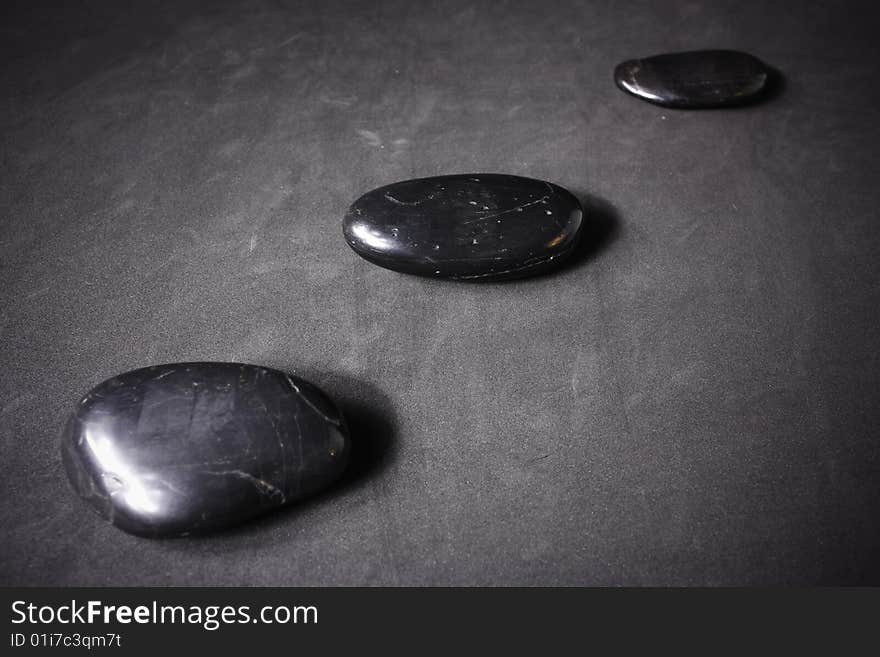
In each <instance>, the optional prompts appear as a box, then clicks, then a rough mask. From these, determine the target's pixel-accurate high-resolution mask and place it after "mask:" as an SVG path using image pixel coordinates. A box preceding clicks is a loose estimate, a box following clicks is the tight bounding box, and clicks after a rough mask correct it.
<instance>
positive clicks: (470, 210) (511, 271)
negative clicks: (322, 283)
mask: <svg viewBox="0 0 880 657" xmlns="http://www.w3.org/2000/svg"><path fill="white" fill-rule="evenodd" d="M581 219H582V210H581V205H580V203H579V202H578V200H577V199H576V198H575V197H574V196H573V195H572V194H571V193H569V192H568V191H566V190H565V189H563V188H562V187H559V186H557V185H553V184H551V183H548V182H544V181H541V180H534V179H532V178H522V177H519V176H509V175H502V174H487V173H474V174H457V175H451V176H437V177H434V178H419V179H416V180H406V181H403V182H398V183H395V184H393V185H388V186H386V187H380V188H378V189H374V190H373V191H371V192H367V193H366V194H364V195H363V196H361V197H360V198H359V199H358V200H357V201H355V202H354V203H353V204H352V206H351V207H350V208H349V210H348V212H347V213H346V215H345V219H344V221H343V233H344V235H345V240H346V241H347V242H348V244H349V246H351V248H352V249H354V250H355V252H356V253H357V254H358V255H360V256H361V257H363V258H365V259H366V260H369V261H370V262H372V263H374V264H376V265H379V266H380V267H385V268H386V269H393V270H395V271H399V272H404V273H407V274H417V275H420V276H432V277H436V278H452V279H461V280H483V281H488V280H499V279H505V278H517V277H521V276H529V275H533V274H537V273H541V272H543V271H546V270H547V269H549V268H552V267H555V266H556V265H558V264H559V263H560V262H561V261H562V260H564V259H565V258H566V257H567V256H568V255H570V254H571V252H572V251H573V250H574V247H575V245H576V244H577V241H578V239H579V237H580V227H581Z"/></svg>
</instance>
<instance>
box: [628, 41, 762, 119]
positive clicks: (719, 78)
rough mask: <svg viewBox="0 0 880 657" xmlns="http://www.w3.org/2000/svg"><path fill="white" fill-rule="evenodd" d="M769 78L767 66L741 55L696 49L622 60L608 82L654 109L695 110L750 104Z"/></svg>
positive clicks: (740, 53) (742, 53)
mask: <svg viewBox="0 0 880 657" xmlns="http://www.w3.org/2000/svg"><path fill="white" fill-rule="evenodd" d="M769 75H770V70H769V69H768V68H767V66H765V65H764V64H763V63H762V62H761V61H760V60H759V59H757V58H755V57H753V56H752V55H749V54H747V53H744V52H738V51H735V50H697V51H691V52H679V53H669V54H665V55H656V56H654V57H647V58H645V59H633V60H630V61H627V62H623V63H622V64H620V65H618V66H617V68H616V69H615V70H614V81H615V82H616V83H617V86H619V87H620V88H621V89H623V90H624V91H627V92H629V93H631V94H633V95H634V96H638V97H639V98H642V99H644V100H647V101H649V102H652V103H656V104H657V105H663V106H664V107H678V108H694V109H696V108H700V107H722V106H725V105H736V104H740V103H746V102H748V101H751V100H754V99H755V98H757V97H758V96H759V95H760V94H762V93H763V92H764V90H765V88H766V86H767V82H768V79H769Z"/></svg>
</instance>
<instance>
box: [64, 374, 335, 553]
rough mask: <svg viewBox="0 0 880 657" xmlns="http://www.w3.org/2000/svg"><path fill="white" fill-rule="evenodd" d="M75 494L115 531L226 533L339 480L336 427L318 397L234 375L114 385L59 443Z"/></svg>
mask: <svg viewBox="0 0 880 657" xmlns="http://www.w3.org/2000/svg"><path fill="white" fill-rule="evenodd" d="M61 452H62V458H63V461H64V466H65V469H66V470H67V475H68V477H69V478H70V481H71V483H72V484H73V487H74V489H75V490H76V492H77V493H78V494H79V495H80V496H81V497H82V498H83V499H85V500H86V501H87V502H88V503H89V504H90V505H91V506H92V507H93V508H94V509H95V510H97V512H98V513H99V514H100V515H101V516H103V517H104V518H106V519H107V520H109V521H110V522H112V523H113V524H114V525H116V526H118V527H120V528H122V529H124V530H125V531H128V532H131V533H133V534H138V535H142V536H176V535H186V534H189V533H196V532H199V533H201V532H205V531H210V530H215V529H220V528H223V527H228V526H231V525H233V524H236V523H239V522H241V521H243V520H246V519H248V518H251V517H253V516H256V515H258V514H260V513H263V512H265V511H267V510H269V509H272V508H274V507H279V506H282V505H284V504H288V503H290V502H293V501H295V500H299V499H302V498H304V497H306V496H308V495H311V494H312V493H315V492H317V491H319V490H321V489H322V488H324V487H326V486H327V485H328V484H330V483H332V482H333V480H335V479H336V478H338V477H339V476H340V474H341V473H342V471H343V469H344V468H345V466H346V463H347V461H348V457H349V452H350V443H349V438H348V432H347V430H346V427H345V422H344V420H343V418H342V416H341V415H340V413H339V412H338V411H337V410H336V407H335V406H334V405H333V403H332V402H331V401H330V400H329V399H328V398H327V397H326V396H325V395H324V394H323V393H322V392H321V391H320V390H318V389H317V388H316V387H314V386H313V385H311V384H309V383H307V382H306V381H303V380H302V379H298V378H296V377H294V376H290V375H288V374H285V373H284V372H279V371H277V370H272V369H268V368H265V367H257V366H255V365H242V364H237V363H178V364H171V365H159V366H156V367H147V368H144V369H139V370H134V371H132V372H127V373H125V374H120V375H119V376H116V377H114V378H112V379H109V380H107V381H105V382H104V383H102V384H100V385H98V386H97V387H95V388H94V389H93V390H92V391H91V392H89V393H88V394H87V395H86V396H85V397H83V399H82V400H81V401H80V402H79V404H78V406H77V408H76V410H75V411H74V413H73V415H72V416H71V418H70V420H69V421H68V423H67V426H66V428H65V430H64V434H63V436H62V446H61Z"/></svg>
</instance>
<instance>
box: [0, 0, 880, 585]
mask: <svg viewBox="0 0 880 657" xmlns="http://www.w3.org/2000/svg"><path fill="white" fill-rule="evenodd" d="M106 4H107V5H110V4H111V3H106ZM205 4H206V5H209V6H207V7H206V8H200V7H199V6H198V3H191V2H184V3H166V5H165V6H163V5H159V6H157V7H156V8H149V7H147V6H145V5H144V6H137V7H135V8H134V9H130V10H128V11H122V10H114V9H112V7H103V8H102V7H101V6H100V5H95V4H94V3H85V4H83V7H84V9H83V7H79V6H77V5H68V8H65V9H58V10H56V11H54V12H52V13H47V14H38V13H36V12H32V11H27V10H23V15H20V14H19V13H16V12H12V10H10V9H8V8H7V9H4V11H5V12H7V15H6V16H4V18H3V20H2V21H0V24H2V34H0V36H2V39H0V43H2V49H3V52H2V54H3V57H2V64H0V66H2V77H0V82H2V89H3V92H2V107H0V121H2V123H0V125H2V160H0V211H2V215H0V222H2V223H0V226H2V246H0V268H2V269H0V272H2V287H0V303H2V305H0V350H2V351H0V357H2V361H0V362H2V366H3V374H4V376H3V377H2V379H0V427H2V438H0V440H2V443H0V449H2V465H3V476H2V478H0V499H2V507H0V527H2V532H3V536H2V547H0V582H2V583H6V584H9V583H17V584H97V585H101V584H265V585H287V584H753V583H818V582H822V583H866V582H873V583H880V564H878V560H880V514H878V499H880V480H878V475H880V467H878V455H880V449H878V431H877V426H878V419H880V418H878V416H880V405H878V403H877V402H878V399H877V397H878V395H877V391H878V384H880V380H878V379H880V375H878V364H880V363H878V360H880V358H878V352H877V348H878V345H880V335H878V333H880V329H878V322H877V319H878V318H877V308H878V304H880V288H878V283H877V274H878V270H880V265H878V256H877V253H878V247H880V239H878V237H880V231H878V226H877V214H878V213H877V204H878V202H880V184H878V183H880V181H878V175H877V155H876V152H877V146H878V142H880V140H878V137H880V134H878V133H880V130H878V122H877V107H878V100H880V98H878V92H877V80H876V67H877V62H878V61H880V52H878V51H880V48H878V43H880V40H878V39H877V37H876V20H875V19H874V18H873V16H872V15H871V5H870V3H866V4H864V5H850V6H849V7H843V6H842V5H841V4H840V3H830V2H829V3H826V4H827V6H825V5H823V4H820V3H809V4H803V5H800V6H795V5H792V4H791V3H785V4H784V5H778V7H779V8H778V9H773V5H770V4H768V3H765V2H754V3H748V4H743V3H742V2H727V3H712V4H711V5H710V4H705V5H704V4H702V3H695V2H666V3H662V2H653V1H652V2H641V3H636V4H632V5H628V6H627V7H623V6H621V4H620V3H615V2H607V3H598V2H574V1H572V2H560V3H550V4H549V5H548V4H547V3H537V2H535V3H526V2H522V3H503V2H496V3H491V4H490V3H485V4H480V5H477V4H476V3H466V2H440V3H436V4H431V5H427V4H425V5H420V4H418V3H411V2H394V3H377V4H375V5H374V3H361V4H358V3H339V2H335V1H333V0H321V1H320V2H307V3H293V2H291V3H289V7H288V8H285V5H284V4H282V3H274V2H263V3H249V4H243V5H241V6H238V5H234V4H229V3H227V4H226V5H225V6H223V7H219V8H218V7H216V6H214V5H213V3H205ZM10 13H16V15H14V16H13V15H10ZM698 48H736V49H741V50H745V51H747V52H751V53H753V54H755V55H756V56H758V57H760V58H761V59H763V60H764V61H766V62H768V63H769V64H771V65H773V66H775V67H777V68H779V69H780V70H782V71H783V72H784V73H785V75H786V78H787V84H786V87H785V89H784V90H783V92H782V93H780V94H778V95H777V97H776V98H774V99H772V100H771V101H770V102H768V103H765V104H762V105H758V106H754V107H749V108H742V109H735V110H719V111H706V112H676V111H673V110H664V109H662V108H658V107H655V106H652V105H649V104H647V103H643V102H640V101H638V100H637V99H634V98H632V97H630V96H627V95H626V94H624V93H621V92H620V91H619V90H618V89H616V88H615V86H614V83H613V81H612V77H611V76H612V71H613V69H614V66H615V65H616V64H617V63H619V62H620V61H623V60H624V59H629V58H632V57H639V56H646V55H651V54H654V53H657V52H663V51H668V50H687V49H698ZM470 171H499V172H506V173H513V174H520V175H526V176H533V177H537V178H542V179H547V180H551V181H553V182H556V183H558V184H561V185H563V186H566V187H568V188H570V189H572V190H573V191H575V192H577V193H578V194H580V195H581V196H582V197H583V196H584V195H585V194H589V195H591V196H592V198H591V199H588V205H589V206H590V207H592V208H593V216H597V212H598V221H599V223H600V224H601V226H600V228H599V229H598V230H597V234H598V233H601V234H602V235H601V237H602V241H601V244H598V245H597V246H596V247H595V248H593V249H592V251H591V252H589V253H586V254H584V257H582V258H581V260H580V262H578V263H576V264H575V266H573V267H571V268H568V269H567V270H565V271H563V272H561V273H559V274H557V275H554V276H548V277H544V278H540V279H535V280H530V281H522V282H516V283H508V284H496V285H475V284H474V285H469V284H454V283H447V282H441V281H430V280H423V279H419V278H414V277H406V276H402V275H397V274H394V273H392V272H388V271H385V270H382V269H379V268H377V267H373V266H370V265H369V264H368V263H366V262H364V261H363V260H361V259H360V258H358V257H357V256H356V255H355V254H354V253H353V252H351V250H350V249H349V248H348V247H347V246H346V244H345V242H344V241H343V239H342V235H341V219H342V216H343V213H344V212H345V209H346V207H347V206H348V204H349V203H350V202H351V201H352V200H353V199H355V198H356V197H357V196H359V195H360V194H362V193H363V192H365V191H367V190H369V189H371V188H374V187H377V186H379V185H382V184H386V183H389V182H393V181H394V180H398V179H403V178H411V177H416V176H429V175H436V174H443V173H455V172H470ZM200 359H207V360H237V361H246V362H252V363H258V364H264V365H267V366H272V367H277V368H280V369H285V370H288V371H292V372H295V373H297V374H300V375H302V376H303V377H305V378H307V379H310V380H312V381H314V382H315V383H317V384H318V385H320V386H321V387H323V388H324V389H325V390H327V392H328V393H330V394H331V395H333V396H335V397H337V398H339V399H340V400H342V401H343V405H344V407H345V408H346V409H347V410H348V412H349V415H350V416H352V417H353V418H354V421H353V424H354V425H355V430H356V433H358V434H359V435H360V436H361V441H362V442H363V441H367V442H368V443H369V444H370V447H369V451H370V454H369V457H368V458H366V459H364V460H363V461H362V462H361V463H360V464H358V466H357V467H356V469H355V471H354V473H353V476H352V477H351V478H350V481H349V483H348V484H347V485H346V486H343V487H341V488H339V489H337V490H336V491H335V492H334V493H332V494H328V495H325V496H322V497H320V498H318V499H315V500H314V501H312V502H309V503H307V504H305V505H303V506H301V507H299V508H298V509H293V510H290V511H288V512H282V513H279V514H276V515H275V516H273V517H272V518H270V519H267V520H265V521H262V522H259V523H257V524H253V525H248V526H245V527H243V528H242V529H240V530H238V531H236V532H233V533H229V534H224V535H221V536H215V537H212V538H204V539H198V540H185V539H182V540H171V541H150V540H147V539H138V538H135V537H132V536H128V535H125V534H123V533H122V532H120V531H119V530H117V529H115V528H113V527H111V526H109V525H106V524H105V523H103V522H102V521H100V520H99V519H97V518H96V517H94V516H93V515H92V514H91V513H90V512H89V511H88V510H87V508H86V506H85V505H84V504H83V503H82V502H81V501H79V500H78V499H77V498H76V497H75V496H74V495H73V494H72V492H71V490H70V489H69V487H68V484H67V481H66V480H65V478H64V473H63V471H62V467H61V462H60V459H59V456H58V451H57V445H58V435H59V432H60V430H61V428H62V425H63V423H64V420H65V418H66V416H67V414H68V412H69V411H70V409H71V405H72V404H73V403H74V402H75V401H76V400H77V399H78V398H79V396H80V395H81V394H83V393H84V392H85V391H86V390H88V389H89V388H90V387H92V386H93V385H95V384H96V383H98V382H99V381H101V380H103V379H105V378H107V377H109V376H111V375H113V374H116V373H118V372H121V371H124V370H128V369H132V368H136V367H141V366H144V365H150V364H155V363H162V362H168V361H182V360H200Z"/></svg>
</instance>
